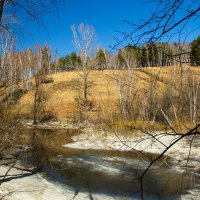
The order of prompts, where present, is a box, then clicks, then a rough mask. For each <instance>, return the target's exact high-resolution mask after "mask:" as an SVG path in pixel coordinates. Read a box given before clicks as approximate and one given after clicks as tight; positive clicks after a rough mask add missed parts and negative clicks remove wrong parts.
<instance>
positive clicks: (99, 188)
mask: <svg viewBox="0 0 200 200" xmlns="http://www.w3.org/2000/svg"><path fill="white" fill-rule="evenodd" d="M29 131H30V134H32V136H33V137H32V138H31V142H32V143H33V142H34V143H35V144H37V146H36V148H35V149H34V150H33V151H32V152H31V154H30V155H29V156H28V157H26V158H25V162H26V163H33V164H34V165H36V166H38V168H39V169H40V171H41V172H44V173H45V174H46V177H47V178H48V179H50V180H52V181H55V182H59V183H61V184H62V185H63V186H66V187H70V188H71V189H72V190H74V191H75V193H78V192H80V191H81V192H89V193H90V194H92V193H105V194H108V195H111V196H115V197H120V198H122V197H123V198H125V199H140V194H141V192H140V181H139V177H140V176H141V174H142V173H143V172H144V170H145V169H146V167H147V165H148V164H149V162H150V161H149V160H148V159H147V158H145V157H142V156H141V155H139V154H138V152H133V151H132V152H120V153H119V152H117V151H103V150H102V151H100V150H98V151H95V150H88V151H87V150H74V149H67V148H64V147H62V145H63V144H66V143H67V142H71V137H72V136H73V135H75V134H79V130H66V129H63V130H37V131H36V132H31V131H32V130H29ZM154 156H155V155H152V157H154ZM166 159H167V163H168V165H163V164H161V163H162V162H160V163H157V164H156V165H154V167H153V168H152V169H151V170H149V171H148V173H147V174H146V175H145V178H144V179H143V185H144V189H143V193H144V197H145V199H179V197H180V195H181V194H186V193H187V192H188V191H189V190H190V189H193V188H195V187H197V185H198V183H199V182H200V178H199V176H198V175H197V174H194V173H178V172H177V171H175V170H173V165H172V164H171V162H170V159H169V158H167V157H166Z"/></svg>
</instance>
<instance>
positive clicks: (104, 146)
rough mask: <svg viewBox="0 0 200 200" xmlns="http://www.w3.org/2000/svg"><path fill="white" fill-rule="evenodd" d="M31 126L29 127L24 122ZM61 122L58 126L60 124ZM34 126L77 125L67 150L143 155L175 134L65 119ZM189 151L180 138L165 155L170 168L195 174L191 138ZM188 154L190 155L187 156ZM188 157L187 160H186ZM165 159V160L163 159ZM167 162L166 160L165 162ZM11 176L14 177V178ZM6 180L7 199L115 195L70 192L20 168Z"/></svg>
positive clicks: (194, 194)
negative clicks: (117, 128) (98, 126)
mask: <svg viewBox="0 0 200 200" xmlns="http://www.w3.org/2000/svg"><path fill="white" fill-rule="evenodd" d="M27 125H28V126H29V125H30V127H31V128H32V127H33V126H32V125H31V123H30V124H27ZM60 125H61V126H60ZM37 127H38V128H41V129H43V128H47V129H48V128H49V127H50V129H54V128H55V129H56V128H59V127H63V128H66V129H69V128H73V129H74V128H77V129H79V128H81V132H80V133H78V134H75V135H74V136H72V138H71V140H72V142H70V143H67V144H65V141H63V147H64V148H70V149H85V150H88V149H94V150H95V149H98V150H108V151H109V150H119V151H132V150H136V151H139V152H141V153H143V154H147V153H155V154H160V153H162V152H163V151H164V149H165V148H166V146H167V145H170V144H171V143H172V142H173V141H174V140H175V139H177V138H178V137H179V136H172V135H170V134H168V135H167V134H166V133H165V132H163V133H162V132H156V133H154V134H153V133H152V134H153V135H151V136H150V135H145V134H142V133H141V132H135V133H132V134H131V133H128V134H125V133H120V132H119V133H117V132H115V131H114V130H112V131H111V130H110V131H108V130H107V131H106V130H105V129H102V130H101V129H98V130H97V129H95V126H92V125H91V126H87V127H84V126H83V127H82V126H79V125H78V124H69V126H68V123H67V122H50V123H49V124H46V123H45V124H39V125H37ZM193 142H194V143H193V145H192V148H191V150H190V142H189V141H188V140H186V139H184V140H181V141H180V142H178V143H177V144H176V145H174V146H173V147H172V148H170V150H169V151H167V152H166V154H165V155H168V156H170V157H171V158H173V162H174V165H173V166H174V170H178V171H179V172H184V171H185V170H186V168H187V169H189V170H192V171H194V172H196V173H199V163H200V152H199V150H198V145H197V144H198V141H197V140H196V141H193ZM189 154H190V155H189ZM188 156H190V159H189V162H188V161H187V160H188V159H187V158H188ZM163 161H164V162H166V160H163ZM166 164H167V163H166ZM6 169H7V168H6V167H2V166H1V167H0V174H1V176H2V175H4V174H5V172H6ZM14 177H15V178H14ZM9 178H14V179H11V180H10V181H7V182H4V183H3V184H2V185H1V188H0V198H1V197H3V196H5V197H4V199H7V200H15V199H16V200H32V199H34V200H37V199H41V200H49V199H50V200H51V199H52V200H53V199H58V197H59V200H60V199H61V200H62V199H75V200H76V199H77V200H87V199H94V200H101V199H104V200H111V199H112V200H114V199H115V200H118V199H120V198H119V197H113V196H112V197H111V196H108V195H103V194H91V193H89V192H88V193H87V192H86V193H83V192H78V191H73V190H72V189H70V188H66V187H63V186H62V185H61V184H59V183H57V182H50V181H49V180H48V178H47V177H45V176H44V175H42V174H41V173H37V174H31V173H27V172H22V171H21V170H17V169H14V168H13V169H12V170H11V171H10V173H9V174H8V179H9ZM199 194H200V191H199V190H197V189H194V190H191V191H188V193H187V194H184V195H182V196H181V199H184V200H185V199H191V198H192V199H195V200H197V199H199V198H200V196H199Z"/></svg>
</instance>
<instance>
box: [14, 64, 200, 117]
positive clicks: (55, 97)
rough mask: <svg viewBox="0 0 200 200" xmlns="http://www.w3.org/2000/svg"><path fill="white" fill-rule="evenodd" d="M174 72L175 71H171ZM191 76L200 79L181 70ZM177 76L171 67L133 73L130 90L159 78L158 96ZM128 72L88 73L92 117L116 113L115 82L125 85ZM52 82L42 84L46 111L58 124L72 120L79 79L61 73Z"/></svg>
mask: <svg viewBox="0 0 200 200" xmlns="http://www.w3.org/2000/svg"><path fill="white" fill-rule="evenodd" d="M174 70H175V71H174ZM188 71H189V72H190V73H192V74H194V75H195V76H196V77H197V78H199V79H200V69H199V68H196V67H190V68H188V67H184V72H188ZM174 73H175V74H176V77H175V78H176V79H178V78H179V76H180V68H178V67H177V68H173V67H162V68H159V67H151V68H142V69H134V73H133V79H134V83H133V84H132V87H134V89H138V90H139V91H145V90H148V88H149V82H150V81H151V80H153V79H155V78H157V77H158V81H157V83H156V85H157V89H158V94H161V93H162V89H163V88H164V87H165V86H166V84H167V82H168V81H170V80H172V79H173V77H174ZM127 76H128V72H127V71H126V70H104V71H97V70H94V71H91V73H90V75H89V79H88V80H89V81H90V82H91V87H90V89H89V95H88V97H89V101H90V102H91V104H92V109H91V111H90V115H91V116H96V114H97V112H98V110H101V113H102V116H107V115H108V113H112V112H114V111H116V112H118V103H119V92H118V87H117V84H116V81H117V80H118V81H119V80H120V81H122V82H123V81H124V82H125V83H127V82H126V81H127ZM52 77H53V79H54V82H53V83H49V84H42V86H41V87H42V91H43V94H44V95H45V96H46V103H45V107H46V109H47V110H50V111H51V112H53V113H54V115H56V117H57V119H58V120H67V119H73V118H74V116H75V114H76V113H77V102H76V99H77V97H78V96H79V93H80V92H81V85H82V79H81V76H80V72H74V71H72V72H62V73H57V74H54V75H52ZM33 94H34V91H30V92H28V93H27V94H25V95H24V96H23V97H22V98H21V99H20V101H19V103H18V105H17V110H18V111H19V112H20V113H22V114H23V115H28V116H30V115H31V112H32V105H33Z"/></svg>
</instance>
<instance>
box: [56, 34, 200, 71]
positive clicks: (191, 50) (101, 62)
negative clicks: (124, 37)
mask: <svg viewBox="0 0 200 200" xmlns="http://www.w3.org/2000/svg"><path fill="white" fill-rule="evenodd" d="M199 41H200V36H199V37H198V38H197V39H195V40H194V41H193V42H191V43H181V44H180V43H172V44H171V43H167V42H160V43H150V44H143V45H142V46H136V45H134V46H132V45H131V44H128V45H127V46H126V47H125V48H123V49H119V50H117V51H116V52H115V53H111V52H109V51H108V50H105V49H102V48H100V49H98V51H97V52H96V54H95V56H94V57H92V58H90V59H91V60H93V61H95V62H93V63H94V65H93V66H92V67H93V68H94V69H126V68H129V67H158V66H161V67H162V66H177V65H179V64H180V63H182V64H187V65H192V66H199V65H200V58H199V55H200V48H199V46H198V45H197V44H198V43H199ZM80 66H81V58H80V56H79V55H78V54H77V53H76V52H72V53H71V54H67V55H66V56H63V57H61V58H60V59H59V60H58V65H57V68H58V70H61V71H62V70H75V69H79V68H80Z"/></svg>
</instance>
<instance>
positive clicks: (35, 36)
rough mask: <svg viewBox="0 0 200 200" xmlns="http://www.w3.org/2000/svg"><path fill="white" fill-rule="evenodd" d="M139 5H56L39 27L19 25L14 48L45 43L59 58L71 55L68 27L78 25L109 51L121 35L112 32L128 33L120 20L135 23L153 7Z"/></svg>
mask: <svg viewBox="0 0 200 200" xmlns="http://www.w3.org/2000/svg"><path fill="white" fill-rule="evenodd" d="M143 2H144V0H123V1H122V0H100V1H98V0H64V3H61V4H60V5H58V7H57V11H55V9H51V11H50V12H48V13H45V14H44V15H43V16H41V18H42V20H41V21H42V25H39V24H37V23H35V22H33V21H23V22H22V23H21V27H22V30H23V32H24V36H22V37H20V40H18V42H17V49H20V50H22V49H25V48H28V47H30V48H32V47H34V45H35V44H36V43H37V44H40V45H45V44H46V43H48V44H49V45H50V47H51V49H52V50H53V51H55V50H56V49H57V50H58V53H59V56H63V55H66V54H68V53H71V52H72V51H74V50H75V47H74V45H73V43H72V40H73V39H72V32H71V30H70V26H71V25H72V24H76V25H79V24H80V23H82V22H83V23H85V24H89V25H93V26H94V28H95V30H96V35H97V44H98V45H99V46H101V47H102V48H107V49H109V46H110V45H111V46H113V45H114V44H115V43H116V40H115V39H114V38H115V37H117V38H120V37H121V36H122V35H121V34H119V33H116V32H115V31H116V30H117V31H127V32H128V31H130V30H131V26H130V25H128V24H126V23H124V22H123V20H129V21H131V22H134V23H138V22H139V20H140V19H145V18H148V17H149V16H150V14H151V11H152V10H153V8H154V4H144V3H143ZM194 23H198V22H194ZM193 38H194V36H193ZM193 38H190V39H193Z"/></svg>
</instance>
